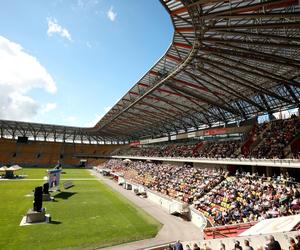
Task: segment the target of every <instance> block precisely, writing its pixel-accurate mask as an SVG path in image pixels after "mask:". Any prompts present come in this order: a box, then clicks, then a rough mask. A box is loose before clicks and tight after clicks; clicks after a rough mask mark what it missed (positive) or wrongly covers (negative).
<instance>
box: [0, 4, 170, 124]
mask: <svg viewBox="0 0 300 250" xmlns="http://www.w3.org/2000/svg"><path fill="white" fill-rule="evenodd" d="M0 20H1V21H0V119H8V120H24V121H33V122H42V123H51V124H63V125H74V126H92V125H94V124H95V123H96V122H97V120H99V119H100V117H101V116H102V115H103V114H104V113H105V112H106V111H107V110H108V109H109V108H110V107H112V106H113V105H114V104H115V103H116V102H117V100H119V99H120V98H121V97H122V96H123V95H124V94H125V93H126V92H127V90H129V88H130V87H131V86H133V84H134V83H136V82H137V80H138V79H140V78H141V77H142V75H143V74H144V73H145V72H146V71H147V70H148V69H149V68H150V67H151V66H152V65H153V64H154V63H155V62H156V61H157V60H158V59H159V58H160V57H161V56H162V54H163V53H164V52H165V50H166V49H167V48H168V46H169V44H170V42H171V39H172V34H173V27H172V24H171V21H170V18H169V16H168V14H167V12H166V11H165V9H164V8H163V7H162V6H161V4H160V2H159V1H158V0H151V1H149V0H126V1H125V0H53V1H38V0H35V1H33V0H27V1H23V0H18V1H17V0H6V1H2V3H1V9H0Z"/></svg>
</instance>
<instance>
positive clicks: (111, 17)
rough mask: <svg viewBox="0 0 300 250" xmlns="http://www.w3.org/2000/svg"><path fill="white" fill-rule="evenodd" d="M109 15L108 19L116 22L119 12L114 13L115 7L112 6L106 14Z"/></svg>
mask: <svg viewBox="0 0 300 250" xmlns="http://www.w3.org/2000/svg"><path fill="white" fill-rule="evenodd" d="M106 15H107V18H108V19H109V20H110V21H112V22H113V21H115V20H116V17H117V12H114V7H113V6H110V8H109V10H108V11H107V13H106Z"/></svg>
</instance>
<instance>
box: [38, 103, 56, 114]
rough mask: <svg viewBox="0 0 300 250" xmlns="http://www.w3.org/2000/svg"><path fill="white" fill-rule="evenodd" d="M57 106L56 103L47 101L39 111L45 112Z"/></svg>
mask: <svg viewBox="0 0 300 250" xmlns="http://www.w3.org/2000/svg"><path fill="white" fill-rule="evenodd" d="M56 108H57V104H56V103H53V102H49V103H47V104H46V105H43V107H42V108H41V113H42V114H45V113H48V112H50V111H52V110H54V109H56Z"/></svg>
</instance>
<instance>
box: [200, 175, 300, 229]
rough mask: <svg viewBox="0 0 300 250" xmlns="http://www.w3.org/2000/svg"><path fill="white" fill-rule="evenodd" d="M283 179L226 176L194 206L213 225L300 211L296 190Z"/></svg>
mask: <svg viewBox="0 0 300 250" xmlns="http://www.w3.org/2000/svg"><path fill="white" fill-rule="evenodd" d="M282 180H283V178H274V179H269V180H268V179H266V178H264V177H261V176H256V175H253V176H250V175H246V174H243V175H240V174H238V175H237V176H235V177H229V178H227V179H226V180H225V181H223V182H222V183H220V185H218V186H216V187H214V188H213V189H212V190H211V191H210V192H208V193H207V194H205V195H204V196H202V197H201V198H200V199H199V200H198V201H197V202H196V203H195V207H196V208H197V209H199V210H200V211H202V212H204V213H205V215H206V216H208V217H210V218H211V219H212V220H213V222H214V223H215V224H216V225H225V224H236V223H245V222H253V221H260V220H263V219H268V218H276V217H280V216H286V215H293V214H297V213H300V193H299V189H298V188H297V187H296V186H295V184H292V183H291V182H283V181H282Z"/></svg>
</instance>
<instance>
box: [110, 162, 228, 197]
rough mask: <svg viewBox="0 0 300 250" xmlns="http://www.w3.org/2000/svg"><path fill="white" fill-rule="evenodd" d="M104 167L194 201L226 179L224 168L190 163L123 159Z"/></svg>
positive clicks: (170, 194)
mask: <svg viewBox="0 0 300 250" xmlns="http://www.w3.org/2000/svg"><path fill="white" fill-rule="evenodd" d="M105 168H110V169H112V170H113V171H115V172H118V173H122V174H123V175H124V177H125V178H126V179H129V180H131V181H133V182H136V183H138V184H142V185H144V186H146V187H147V188H149V189H150V190H153V191H156V192H160V193H162V194H165V195H168V196H169V197H171V198H174V199H177V200H180V201H184V202H187V203H192V202H194V201H197V200H198V199H199V198H200V197H201V196H202V195H204V194H205V193H207V192H209V191H210V190H211V189H212V188H213V187H214V186H216V185H217V184H219V183H220V182H221V181H222V180H224V178H225V177H224V176H225V175H226V174H227V173H225V172H224V171H223V170H222V169H218V170H215V169H206V168H205V169H200V168H195V167H191V166H189V165H183V166H175V165H171V164H155V163H150V162H140V161H134V162H122V161H120V160H110V161H108V162H107V163H106V165H105Z"/></svg>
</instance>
